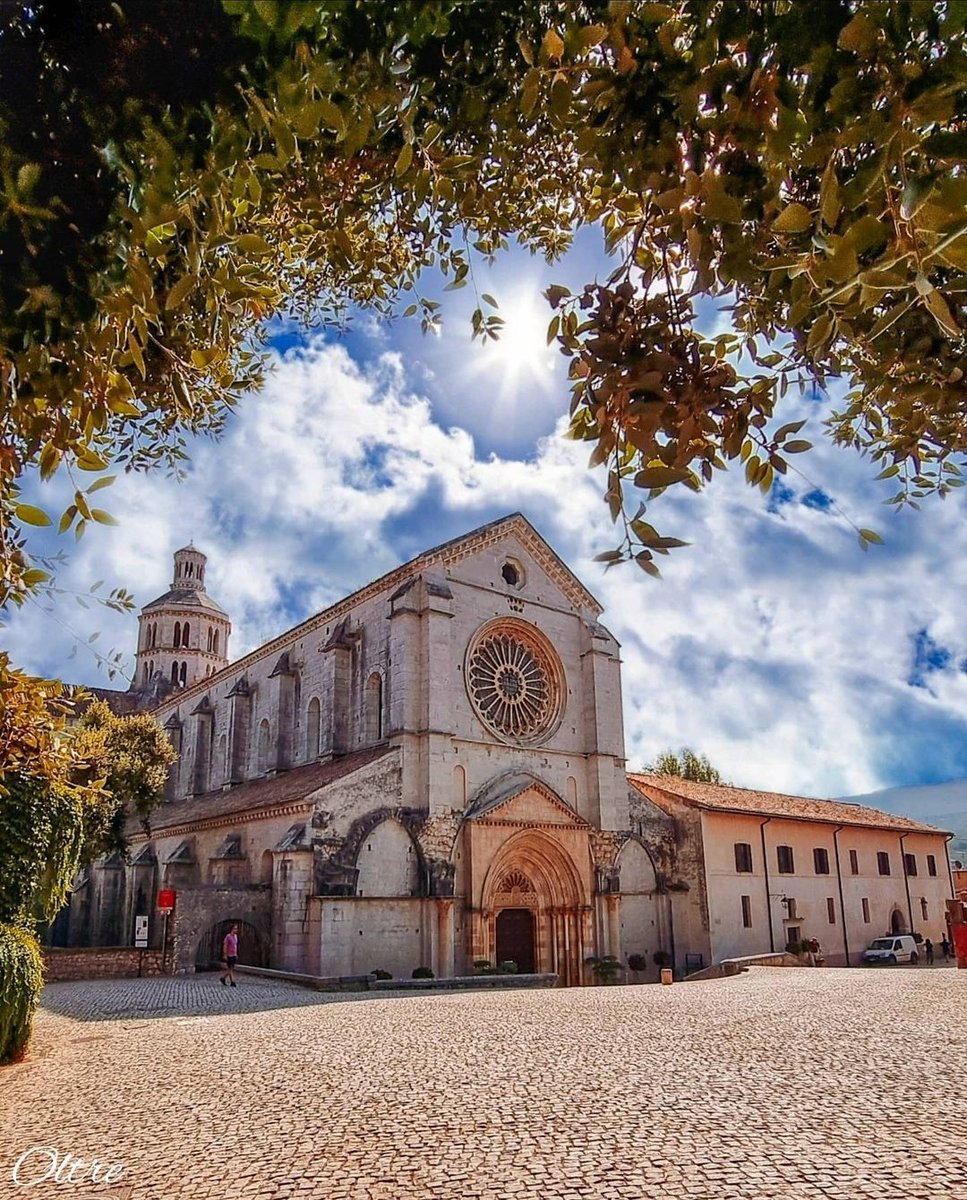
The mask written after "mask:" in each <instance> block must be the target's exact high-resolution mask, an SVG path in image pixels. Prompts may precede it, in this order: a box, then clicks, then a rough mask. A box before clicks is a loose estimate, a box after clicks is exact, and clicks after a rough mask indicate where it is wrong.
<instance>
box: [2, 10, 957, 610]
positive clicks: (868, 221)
mask: <svg viewBox="0 0 967 1200" xmlns="http://www.w3.org/2000/svg"><path fill="white" fill-rule="evenodd" d="M183 11H184V10H183V8H182V6H181V5H180V4H178V3H177V2H176V0H158V2H157V3H152V4H150V5H149V4H143V3H139V2H138V0H119V2H117V3H111V2H109V0H88V2H87V3H84V4H79V3H75V4H56V5H55V4H53V3H47V2H45V0H37V2H34V3H31V4H30V5H27V4H24V5H23V6H20V7H19V8H18V7H17V6H14V14H15V15H14V16H13V18H8V19H7V23H6V25H5V27H4V28H3V29H2V30H0V43H2V50H3V54H2V58H3V75H2V81H0V175H2V178H3V180H4V189H3V193H2V197H0V259H2V262H3V267H4V269H3V272H2V276H3V283H2V286H0V389H2V391H0V397H2V406H3V425H2V430H0V498H2V502H3V503H4V505H5V514H4V515H5V517H6V520H5V521H4V527H3V546H2V549H3V555H2V563H3V581H4V582H3V585H2V586H3V587H4V588H5V589H6V593H7V594H13V595H14V596H16V595H17V594H20V593H21V592H22V590H23V589H24V588H25V587H26V588H29V587H30V586H32V585H34V584H36V583H37V582H38V580H37V577H36V574H34V575H33V576H31V575H30V574H29V572H30V570H31V568H30V565H29V563H28V562H27V561H26V559H25V557H24V555H23V550H24V546H23V539H22V533H21V532H18V530H20V529H22V523H23V522H26V523H28V524H30V523H31V522H43V521H45V520H47V519H48V518H47V517H46V515H45V514H43V513H41V512H39V511H38V510H36V509H33V508H30V507H29V506H26V505H19V506H18V504H17V500H16V489H17V483H18V480H19V479H20V478H21V477H22V475H23V473H24V472H25V471H26V470H28V469H29V468H32V467H38V468H39V470H40V472H41V474H42V475H43V476H45V477H49V476H50V475H51V474H53V473H54V472H55V471H56V470H58V469H59V468H60V467H62V466H66V467H67V468H68V469H70V470H71V471H72V473H73V472H75V471H77V470H78V469H79V470H80V472H83V471H92V472H97V471H100V470H102V469H104V468H106V467H107V466H108V465H109V464H113V465H118V466H123V467H126V468H130V467H143V466H147V465H151V464H152V463H155V462H158V461H168V462H176V461H177V459H178V458H179V456H180V455H181V454H182V453H183V441H182V439H183V438H184V436H185V434H187V433H189V432H192V431H197V430H199V429H212V428H217V427H218V426H219V424H220V422H221V421H222V420H223V419H224V416H225V413H226V411H227V410H229V409H230V408H231V407H232V406H233V405H234V404H235V403H236V402H237V400H238V397H239V396H240V394H241V393H242V392H243V391H244V390H245V389H246V388H248V387H249V386H251V385H252V384H253V383H254V382H256V380H257V379H258V376H259V369H260V368H259V360H258V356H257V353H256V349H257V345H258V342H259V340H260V339H261V338H262V337H263V336H264V331H265V324H266V321H267V320H269V319H270V318H271V317H273V316H275V315H277V314H278V313H280V312H295V313H296V314H298V315H300V316H302V317H303V318H304V319H306V320H307V321H309V322H313V321H339V320H341V319H342V318H343V317H344V315H345V313H346V311H347V307H348V306H349V305H351V304H358V305H363V306H368V307H370V308H372V309H375V310H376V311H377V312H380V313H387V314H388V313H391V312H393V311H396V308H397V302H398V300H399V298H400V297H401V296H403V295H404V294H405V293H409V296H408V297H407V299H409V301H410V302H409V303H408V304H406V306H405V309H404V311H405V312H406V313H407V314H410V315H419V316H420V318H421V319H422V321H423V323H424V325H425V326H431V325H433V324H434V323H435V322H436V320H437V311H438V304H437V302H436V301H434V300H432V299H430V298H428V297H425V296H422V295H420V294H419V291H418V280H419V276H420V274H421V272H422V271H423V270H425V269H426V268H427V267H430V266H434V267H438V268H440V269H441V270H442V271H443V272H444V274H445V275H446V276H448V277H449V279H450V284H449V286H451V287H453V286H461V285H463V284H466V283H472V261H473V258H474V256H478V255H479V256H483V257H485V258H486V257H489V256H491V255H493V254H495V253H497V252H498V251H499V250H501V249H502V248H504V247H505V246H506V245H507V241H508V238H509V237H510V236H511V235H516V236H517V237H519V238H520V239H521V240H522V241H523V242H524V244H525V245H528V246H530V247H532V248H533V249H536V250H539V251H541V252H543V253H545V254H547V255H549V256H554V255H556V254H558V253H559V252H560V251H562V250H563V249H564V248H565V246H566V245H567V243H568V240H569V238H570V236H571V233H572V232H573V230H574V229H575V227H576V226H577V225H579V224H581V223H587V222H593V223H598V224H600V225H601V226H602V227H603V229H604V232H605V236H606V239H607V242H608V245H609V246H610V247H611V248H612V249H613V250H614V251H615V252H616V254H617V256H618V263H619V265H618V268H617V270H616V271H615V273H614V275H613V276H612V277H611V279H610V280H608V281H607V282H604V283H599V282H594V283H591V284H589V285H588V287H587V288H586V289H585V290H584V291H582V292H581V293H580V294H579V295H577V296H573V297H572V296H570V295H568V294H567V293H566V292H565V291H564V290H563V289H558V288H552V289H551V292H550V295H549V298H550V300H551V302H552V304H553V305H554V306H555V307H556V309H557V313H556V315H555V316H554V318H553V319H552V322H551V335H552V336H553V337H557V338H558V340H559V342H560V344H561V348H562V350H563V351H564V352H565V353H566V354H568V355H569V356H570V357H571V374H572V378H573V381H574V396H573V409H572V412H573V431H574V433H575V435H576V436H578V437H581V438H585V439H587V440H588V441H590V442H591V443H592V444H593V453H592V461H593V462H599V463H606V464H608V465H609V468H610V471H609V476H610V478H609V485H608V502H609V503H610V505H611V508H612V513H613V515H614V517H615V519H616V520H618V519H619V518H623V520H624V533H625V537H624V540H623V541H622V545H621V547H620V548H619V549H616V550H615V551H613V552H612V553H611V555H610V556H608V561H616V560H617V559H618V558H620V557H622V556H627V555H628V554H631V553H632V552H633V553H634V554H635V555H636V556H637V558H638V561H639V563H640V564H641V565H642V566H643V567H644V568H645V569H646V570H649V571H652V572H654V571H656V567H655V564H654V557H655V555H657V554H661V553H664V552H667V550H668V549H670V548H671V547H672V546H674V545H676V544H678V543H677V542H676V541H675V540H674V539H668V538H663V537H662V536H661V535H660V534H659V533H658V532H657V530H655V529H654V527H653V526H652V525H651V524H650V523H649V522H647V521H646V520H645V519H644V515H643V511H642V510H641V507H640V506H639V509H638V511H637V512H636V513H635V514H634V516H633V517H632V516H631V514H630V513H628V512H627V510H626V500H627V499H628V497H627V495H626V493H627V492H628V490H629V488H631V489H638V490H639V491H640V492H642V493H643V494H644V497H645V499H646V500H648V499H650V498H651V497H652V496H654V495H656V494H658V493H659V492H661V491H662V490H664V489H665V488H667V487H669V486H673V485H678V484H683V485H685V486H686V487H691V488H694V489H698V488H700V487H701V486H703V484H704V483H706V482H708V481H709V480H710V479H711V477H712V475H713V473H714V471H715V470H717V469H720V468H722V467H724V466H725V465H726V464H727V463H728V462H729V461H733V460H739V461H741V462H743V463H744V469H745V473H746V477H747V478H748V480H749V482H750V483H752V484H754V485H758V486H760V487H763V488H768V487H769V486H770V485H771V483H772V480H773V477H774V474H775V473H776V472H780V473H781V472H784V471H785V470H786V469H787V456H789V455H792V454H797V453H799V452H801V451H802V450H804V449H806V448H807V443H805V442H804V441H803V440H802V439H801V438H799V437H797V436H796V435H797V434H798V433H799V427H798V423H792V424H790V423H786V424H777V425H773V419H774V417H775V414H776V411H777V409H778V408H779V407H780V403H781V398H782V395H783V393H784V392H785V390H786V389H787V388H788V386H789V385H790V382H791V381H792V382H795V381H799V380H809V379H816V380H819V381H822V380H824V379H825V378H827V377H828V376H829V375H831V374H844V375H846V376H847V377H848V378H849V380H850V383H851V391H850V393H849V396H848V398H847V401H846V404H845V406H844V407H843V409H842V411H839V412H836V413H833V414H832V415H831V416H830V420H829V428H830V432H831V434H832V436H833V437H834V438H835V439H836V440H837V441H840V442H843V443H845V444H850V445H853V446H855V447H857V448H858V449H860V450H861V451H863V452H866V453H869V454H870V455H871V456H872V457H873V458H874V460H876V461H877V463H878V464H880V465H881V466H882V473H883V474H884V475H885V476H888V477H894V476H895V477H896V478H897V479H898V482H899V483H900V485H901V488H900V491H899V492H898V493H897V497H896V499H897V501H898V502H902V501H904V500H910V499H913V500H914V502H915V500H916V498H917V497H919V496H920V495H923V494H925V493H926V492H928V491H938V492H940V493H941V494H944V493H946V491H947V490H948V489H949V488H951V487H953V486H956V485H958V484H959V483H960V477H959V470H960V468H959V466H958V464H957V461H956V460H957V457H958V456H959V455H961V454H962V453H963V451H964V449H965V400H967V380H965V378H964V338H963V328H964V294H965V288H967V239H965V233H967V219H965V215H964V214H965V209H967V177H965V175H964V170H963V162H964V154H965V150H967V127H965V115H964V114H965V113H967V60H965V20H967V10H965V6H964V5H963V4H962V3H959V2H956V0H937V2H936V3H927V2H925V3H920V4H909V3H906V2H905V0H796V2H795V3H793V2H792V0H750V2H749V3H742V4H738V3H731V2H728V0H675V2H672V3H651V2H647V0H611V2H610V3H603V2H600V0H599V2H593V0H588V2H586V3H582V2H579V0H556V2H555V0H523V2H521V3H514V4H511V3H509V2H506V0H492V2H491V3H488V4H486V5H481V4H478V3H474V2H472V0H432V2H430V0H406V2H404V3H399V4H394V5H392V6H382V7H381V9H380V20H379V21H374V20H372V11H373V10H372V8H371V6H368V5H366V4H364V3H362V2H361V0H348V2H344V0H340V2H339V3H335V2H328V3H327V2H325V0H315V2H302V0H279V2H276V3H248V2H247V0H224V2H223V3H218V2H217V0H199V2H198V3H196V4H194V5H193V6H192V18H191V20H190V21H184V20H183V19H180V18H181V16H183ZM703 296H705V297H708V296H712V297H715V296H718V297H722V298H724V299H726V300H727V302H728V303H729V304H730V305H731V308H732V316H733V321H734V324H735V328H736V330H737V333H736V335H735V336H734V337H730V336H728V335H725V336H723V337H720V338H713V339H706V338H704V337H702V336H701V335H700V334H699V333H698V332H697V330H696V327H695V304H696V300H697V299H698V298H699V297H703ZM500 323H501V318H500V316H499V313H498V312H497V311H496V310H495V308H494V306H493V305H492V304H490V302H489V298H484V297H481V298H480V299H479V302H478V307H477V310H476V313H475V316H474V326H475V330H476V331H477V332H478V334H479V335H480V336H482V337H487V336H494V335H496V334H497V332H498V331H499V327H500ZM75 478H76V483H77V486H76V489H75V494H74V498H73V503H72V504H71V505H70V506H69V507H68V508H67V510H66V511H65V513H64V514H63V515H62V516H61V519H60V524H61V527H62V528H64V529H67V528H70V527H74V528H75V529H77V530H83V529H84V527H85V526H86V525H87V524H88V523H89V522H91V521H94V522H99V521H108V520H110V517H109V516H108V514H107V513H106V512H105V511H104V510H103V509H101V508H98V507H97V506H96V503H95V502H94V501H93V500H92V498H91V492H92V490H93V488H92V487H86V486H84V484H83V480H82V476H81V475H76V476H75ZM102 482H103V478H98V479H97V481H96V482H95V484H94V485H93V486H94V487H97V486H99V485H101V484H102ZM861 540H862V542H863V544H864V545H865V544H866V543H867V541H869V540H871V538H869V537H867V534H866V531H861Z"/></svg>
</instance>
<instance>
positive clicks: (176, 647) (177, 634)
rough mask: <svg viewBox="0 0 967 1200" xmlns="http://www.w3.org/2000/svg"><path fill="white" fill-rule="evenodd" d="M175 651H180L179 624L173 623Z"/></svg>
mask: <svg viewBox="0 0 967 1200" xmlns="http://www.w3.org/2000/svg"><path fill="white" fill-rule="evenodd" d="M175 649H176V650H180V649H181V622H180V621H175Z"/></svg>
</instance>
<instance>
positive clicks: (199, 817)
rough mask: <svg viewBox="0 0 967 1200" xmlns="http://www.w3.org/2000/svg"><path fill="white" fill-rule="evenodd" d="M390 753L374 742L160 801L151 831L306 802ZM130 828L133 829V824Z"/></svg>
mask: <svg viewBox="0 0 967 1200" xmlns="http://www.w3.org/2000/svg"><path fill="white" fill-rule="evenodd" d="M390 753H393V750H392V748H391V747H389V746H377V747H374V748H372V749H369V750H360V751H358V752H357V753H355V754H347V755H346V756H345V757H344V758H335V759H333V760H332V762H328V763H309V764H308V765H307V766H304V767H295V768H294V769H293V770H291V771H284V772H282V773H281V774H279V775H274V776H272V778H270V779H252V780H249V782H248V783H240V784H239V785H238V786H237V787H231V788H228V789H227V790H226V791H218V792H208V793H206V794H205V795H204V796H191V797H188V798H187V799H184V800H175V801H173V802H172V803H170V804H163V805H161V807H160V808H157V809H155V811H154V812H153V813H152V814H151V819H150V826H151V835H152V837H159V836H162V835H163V834H164V832H165V830H167V829H174V828H178V827H179V826H188V825H191V824H192V823H194V822H195V821H210V820H212V819H213V818H219V819H221V818H226V817H235V816H241V815H244V814H249V813H253V812H256V811H258V810H259V809H262V808H277V807H279V806H280V805H286V804H297V803H302V802H304V803H305V804H307V805H308V804H309V803H310V801H309V797H310V796H312V795H313V793H315V792H317V791H319V789H320V788H323V787H325V786H326V785H327V784H330V783H334V782H335V781H336V780H337V779H341V778H343V776H345V775H350V774H352V772H353V771H358V770H359V768H360V767H365V766H367V765H368V764H369V763H371V762H375V761H376V760H377V759H378V758H382V757H383V755H385V754H390ZM137 830H138V832H140V826H137ZM131 832H132V833H134V828H132V831H131Z"/></svg>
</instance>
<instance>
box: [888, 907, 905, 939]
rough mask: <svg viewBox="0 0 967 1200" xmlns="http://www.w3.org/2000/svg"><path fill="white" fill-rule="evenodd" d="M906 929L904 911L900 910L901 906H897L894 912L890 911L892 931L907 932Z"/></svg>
mask: <svg viewBox="0 0 967 1200" xmlns="http://www.w3.org/2000/svg"><path fill="white" fill-rule="evenodd" d="M906 931H907V922H906V918H905V917H904V915H903V913H902V912H901V911H900V909H899V908H895V909H894V910H893V912H892V913H890V932H891V933H906Z"/></svg>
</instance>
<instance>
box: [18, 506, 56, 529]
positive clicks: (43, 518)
mask: <svg viewBox="0 0 967 1200" xmlns="http://www.w3.org/2000/svg"><path fill="white" fill-rule="evenodd" d="M13 512H14V516H15V517H16V518H17V520H18V521H23V523H24V524H25V525H52V524H53V522H52V521H51V519H50V517H48V516H47V514H46V513H45V512H44V510H43V509H42V508H36V507H35V506H34V505H33V504H18V505H17V506H16V508H15V509H14V510H13Z"/></svg>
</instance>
